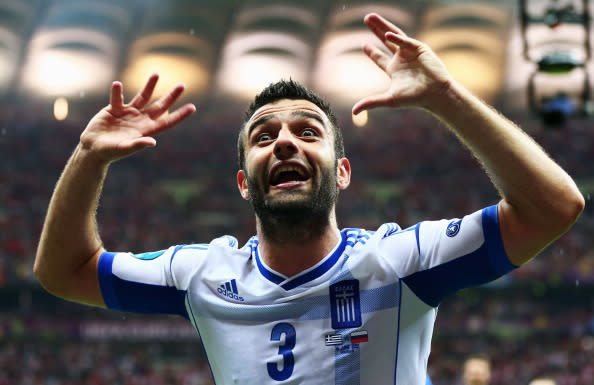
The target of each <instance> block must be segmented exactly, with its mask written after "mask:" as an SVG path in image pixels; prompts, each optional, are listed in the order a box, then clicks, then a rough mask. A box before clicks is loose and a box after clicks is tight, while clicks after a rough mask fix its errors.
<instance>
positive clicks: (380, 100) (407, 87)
mask: <svg viewBox="0 0 594 385" xmlns="http://www.w3.org/2000/svg"><path fill="white" fill-rule="evenodd" d="M364 21H365V24H367V26H368V27H369V29H370V30H371V31H372V32H373V33H374V34H375V36H377V37H378V39H379V40H380V41H381V42H382V43H383V45H384V46H385V47H386V48H387V49H388V51H389V52H390V53H391V55H389V54H387V53H386V52H384V51H383V50H381V49H380V48H378V47H375V46H373V45H369V44H366V45H365V46H364V47H363V51H364V52H365V53H366V54H367V56H369V58H370V59H371V60H373V62H374V63H375V64H376V65H377V66H378V67H379V68H380V69H382V70H383V71H384V72H385V73H386V74H387V75H388V76H389V78H390V86H389V88H388V89H387V90H386V91H385V92H383V93H380V94H376V95H371V96H368V97H365V98H363V99H361V100H359V101H358V102H357V103H355V105H354V106H353V110H352V111H353V113H354V114H358V113H359V112H361V111H363V110H366V109H371V108H376V107H428V106H429V105H430V103H432V102H437V101H438V99H439V95H440V94H441V93H442V92H444V91H445V90H447V89H448V87H449V86H450V83H451V77H450V75H449V73H448V72H447V70H446V68H445V66H444V64H443V63H442V61H441V60H440V59H439V58H438V57H437V55H436V54H435V53H434V52H433V51H432V50H431V49H430V48H429V47H428V46H427V45H426V44H424V43H422V42H420V41H418V40H415V39H413V38H410V37H408V36H407V35H406V34H405V33H404V32H403V31H402V30H401V29H400V28H398V27H397V26H395V25H394V24H392V23H390V22H389V21H387V20H386V19H384V18H383V17H381V16H380V15H378V14H376V13H371V14H368V15H367V16H365V19H364Z"/></svg>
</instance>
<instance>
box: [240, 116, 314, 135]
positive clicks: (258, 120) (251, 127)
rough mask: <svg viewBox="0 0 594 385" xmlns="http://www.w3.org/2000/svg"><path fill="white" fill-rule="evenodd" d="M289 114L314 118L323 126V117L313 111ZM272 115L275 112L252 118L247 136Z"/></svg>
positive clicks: (271, 117)
mask: <svg viewBox="0 0 594 385" xmlns="http://www.w3.org/2000/svg"><path fill="white" fill-rule="evenodd" d="M291 116H292V117H304V118H310V119H314V120H316V121H318V122H319V123H320V124H321V125H322V126H325V124H324V119H323V118H322V117H321V116H320V115H319V114H316V113H315V112H309V111H304V110H297V111H293V112H291ZM274 117H275V114H270V115H264V116H261V117H259V118H258V119H256V120H254V121H253V122H252V124H250V126H249V129H248V132H247V137H248V138H249V136H250V134H251V133H252V131H253V130H254V128H256V127H258V126H259V125H261V124H264V123H266V122H267V121H269V120H271V119H273V118H274Z"/></svg>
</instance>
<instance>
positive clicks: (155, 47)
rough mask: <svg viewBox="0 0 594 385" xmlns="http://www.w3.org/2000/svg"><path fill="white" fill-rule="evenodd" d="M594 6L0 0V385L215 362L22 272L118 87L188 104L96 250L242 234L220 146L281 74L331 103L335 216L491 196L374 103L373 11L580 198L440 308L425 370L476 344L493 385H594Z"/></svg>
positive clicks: (249, 221)
mask: <svg viewBox="0 0 594 385" xmlns="http://www.w3.org/2000/svg"><path fill="white" fill-rule="evenodd" d="M592 9H593V6H592V5H591V4H589V2H588V1H587V0H574V1H562V0H518V1H516V0H502V1H495V0H493V1H487V0H483V1H462V0H450V1H448V0H441V1H437V0H435V1H429V0H419V1H416V0H415V1H413V0H401V1H381V0H378V1H363V0H358V1H350V0H347V1H333V0H331V1H323V0H322V1H320V0H316V1H314V0H301V1H297V0H295V1H289V0H285V1H282V0H267V1H255V0H254V1H249V0H245V1H239V0H217V1H214V0H211V1H207V0H187V1H182V0H160V1H156V0H117V1H116V0H1V1H0V98H1V100H2V102H1V103H0V154H1V159H2V162H1V164H0V170H1V172H0V186H1V187H0V385H29V384H31V385H79V384H85V385H102V384H110V385H118V384H126V385H140V384H152V385H202V384H209V383H210V381H211V380H210V373H209V370H208V365H207V363H206V360H205V356H204V352H203V350H202V347H201V345H200V339H199V337H198V336H196V335H195V333H194V331H193V330H192V329H191V326H190V325H189V324H186V323H185V322H184V321H183V320H179V319H176V318H168V317H146V316H142V317H139V316H135V315H132V314H124V313H117V312H108V311H104V310H101V309H96V308H88V307H84V306H80V305H76V304H72V303H68V302H66V301H63V300H60V299H57V298H54V297H52V296H50V295H48V294H46V293H45V292H44V291H43V289H41V288H40V286H39V284H38V283H37V282H36V280H35V278H34V277H33V275H32V263H33V258H34V254H35V247H36V243H37V239H38V236H39V232H40V228H41V224H42V220H43V217H44V214H45V209H46V207H47V203H48V200H49V197H50V195H51V192H52V189H53V186H54V184H55V182H56V180H57V178H58V176H59V174H60V171H61V169H62V167H63V165H64V163H65V161H66V159H67V158H68V157H69V155H70V153H71V151H72V149H73V148H74V146H75V145H76V143H77V140H78V136H79V135H80V132H81V131H82V129H83V128H84V125H85V124H86V122H87V120H88V119H89V118H90V117H91V116H92V115H93V114H94V113H95V112H96V111H97V110H98V109H100V108H101V107H102V106H104V105H105V104H106V103H107V91H108V89H109V85H110V83H111V81H112V80H116V79H118V80H122V81H123V82H124V84H125V88H126V91H127V92H128V95H130V94H132V93H133V92H136V91H137V90H138V87H140V85H141V84H142V82H143V81H144V79H145V78H146V76H147V75H148V74H149V73H151V72H153V71H158V72H159V73H160V74H161V76H162V82H161V86H162V88H159V90H158V92H162V90H163V89H164V88H166V87H168V86H170V85H171V84H172V83H174V82H177V81H183V82H185V83H186V84H187V85H188V92H187V94H186V95H185V96H184V99H183V101H184V102H185V101H191V102H193V103H195V104H196V105H197V106H198V112H197V114H195V115H194V116H193V117H192V118H190V119H189V120H188V121H187V122H185V123H184V124H183V125H182V126H180V127H178V128H177V129H176V130H174V131H172V132H170V133H168V134H167V135H164V136H162V137H160V138H159V146H158V148H157V149H154V150H151V151H146V152H144V153H143V154H141V155H138V156H135V157H132V158H129V159H126V160H123V161H120V162H118V163H117V164H115V165H114V166H113V167H112V169H111V175H110V177H109V178H108V182H107V185H106V187H105V193H104V196H103V199H102V202H101V207H100V211H99V221H100V229H101V233H102V236H103V238H104V240H105V244H106V246H107V247H108V248H109V249H111V250H121V251H149V250H157V249H162V248H165V247H167V246H169V245H171V244H177V243H190V242H206V241H208V240H210V239H211V238H212V237H214V236H217V235H220V234H222V233H224V234H234V235H236V236H237V237H238V239H239V241H240V243H242V242H245V241H246V240H247V239H248V237H249V236H250V235H252V232H253V226H254V223H253V218H252V214H251V211H250V208H249V206H248V205H247V204H246V203H245V202H243V201H242V200H241V199H240V198H239V196H238V194H237V191H236V187H235V182H234V181H235V177H234V175H235V171H236V161H235V159H236V157H235V147H234V144H235V138H236V134H237V129H238V127H239V124H240V122H241V119H242V115H243V110H244V108H245V106H246V103H247V101H248V100H249V97H250V96H252V95H253V94H254V92H255V91H256V90H258V89H260V88H261V87H263V86H264V85H266V84H268V83H269V82H271V81H274V80H276V79H278V78H280V77H285V78H288V77H291V78H293V79H296V80H299V81H301V82H304V83H305V84H307V85H309V86H311V87H312V88H314V89H315V90H317V91H318V92H319V93H320V94H322V95H324V96H326V97H327V98H328V99H329V100H330V101H331V102H332V103H333V105H334V106H335V108H336V110H337V113H338V115H339V120H340V121H341V123H342V125H343V129H344V131H345V141H346V142H347V143H346V145H347V154H348V156H349V157H350V158H351V159H352V162H353V173H354V181H353V185H352V186H351V187H350V188H349V190H347V191H345V192H344V193H343V194H342V195H341V198H340V201H339V220H340V226H341V227H348V226H366V227H369V228H375V227H376V226H378V225H379V224H380V223H382V222H384V221H388V220H394V221H397V222H399V223H400V224H401V226H408V225H411V224H414V223H415V222H417V221H418V220H422V219H438V218H445V217H455V216H460V215H462V214H465V213H467V212H471V211H474V210H476V209H478V208H480V207H482V206H483V205H485V204H491V203H495V202H496V201H497V194H496V191H495V190H494V189H493V187H492V186H491V184H490V183H489V181H488V180H487V178H486V176H485V175H484V174H483V173H482V171H481V170H480V169H479V167H478V166H477V164H476V163H475V161H474V160H473V159H472V157H471V156H470V155H469V154H468V153H466V152H465V151H463V150H462V149H461V147H460V145H459V144H458V143H457V142H456V140H455V139H454V138H452V137H451V136H450V135H449V134H448V133H447V132H445V130H444V129H443V128H442V127H440V125H439V124H438V123H437V122H436V121H435V120H434V119H433V118H431V117H430V116H427V115H425V114H423V113H421V112H419V111H413V110H402V111H396V112H395V111H388V112H387V111H380V110H378V111H371V112H370V113H369V114H365V116H363V119H362V120H353V119H352V117H351V115H350V107H351V105H352V103H353V102H354V101H356V100H357V99H358V98H359V97H361V96H363V95H366V94H369V93H371V92H375V91H378V90H381V88H382V84H384V78H383V74H381V73H380V72H379V71H378V70H377V69H375V68H374V67H373V65H371V64H370V63H369V62H368V61H367V59H366V58H365V57H364V56H363V54H362V53H360V47H361V45H362V43H363V42H365V41H368V40H371V41H373V37H372V36H371V35H370V34H369V33H368V32H367V31H366V29H365V27H364V25H363V23H362V17H363V15H364V14H366V13H367V12H370V11H377V12H380V13H382V14H383V15H385V16H386V17H388V18H389V19H391V20H392V21H394V22H396V23H397V24H398V25H400V26H401V27H402V28H403V29H404V30H405V31H407V32H408V33H409V34H410V35H412V36H414V37H417V38H419V39H421V40H423V41H425V42H427V43H428V44H429V45H430V46H431V47H432V48H433V49H434V50H435V51H437V53H438V54H439V55H440V56H441V57H442V58H443V60H444V61H445V63H446V65H447V66H448V68H449V69H450V71H451V72H452V73H453V74H454V76H456V77H457V78H458V79H459V80H460V81H461V82H463V83H464V84H466V85H467V86H468V87H469V88H470V89H471V90H473V91H474V92H475V93H476V94H478V95H480V96H481V97H482V98H483V99H485V100H487V101H488V102H490V103H491V104H493V105H495V106H496V107H497V108H498V109H500V110H501V111H503V112H504V113H505V114H506V115H507V116H509V117H510V118H512V119H513V120H514V121H516V122H517V123H519V124H520V125H521V126H522V127H523V128H524V129H525V130H526V131H527V132H528V133H529V134H530V135H532V136H533V137H535V138H536V139H537V141H538V142H539V143H541V144H542V146H543V147H544V148H545V149H546V150H547V151H548V152H549V153H550V154H551V155H552V156H553V157H554V158H555V159H556V160H557V161H558V162H559V163H561V164H562V165H563V166H564V167H565V168H566V169H567V170H568V171H569V172H570V174H572V176H574V178H575V179H576V181H577V182H578V184H579V186H580V189H581V190H582V192H583V193H584V195H585V196H586V199H587V208H586V212H585V213H584V215H583V216H582V217H581V219H580V220H579V222H578V223H577V224H576V226H575V227H574V228H573V229H572V230H571V231H570V232H569V233H567V234H566V235H564V236H563V237H562V238H561V239H560V240H559V241H557V242H556V243H555V244H553V245H552V246H550V247H549V248H548V249H547V250H546V251H545V252H544V253H543V254H542V255H541V256H540V257H538V258H537V259H535V260H533V261H532V262H530V263H529V264H527V265H526V266H524V267H523V268H522V269H520V270H518V271H516V272H514V273H512V274H511V275H509V276H507V277H505V278H503V279H501V280H499V281H497V282H495V283H493V284H490V285H488V286H485V287H479V288H473V289H468V290H464V291H462V292H460V293H458V294H457V295H456V296H453V297H451V298H449V299H448V300H446V301H445V302H444V303H443V304H442V306H441V308H440V312H439V316H438V320H437V325H436V333H435V337H434V342H433V351H432V355H431V358H430V362H429V373H430V375H431V378H432V379H433V382H434V384H436V385H458V384H459V383H460V378H459V373H460V366H461V363H462V360H463V359H464V357H465V356H466V355H468V354H470V353H476V352H480V353H486V354H489V355H490V356H491V357H492V361H493V362H492V364H493V381H492V384H493V385H503V384H505V385H525V384H527V382H528V380H529V379H530V378H531V377H533V376H535V375H539V374H543V373H548V374H550V375H552V376H553V377H555V378H556V379H557V381H558V383H559V385H591V384H594V248H593V243H594V216H593V214H594V211H593V209H592V200H591V193H592V192H593V190H594V173H593V170H594V166H593V164H594V124H593V123H594V121H593V120H592V117H591V113H592V105H591V100H590V96H591V95H590V94H591V91H592V87H591V85H590V77H591V76H592V74H593V73H594V72H593V66H592V63H591V60H590V55H591V48H590V40H591V38H592V36H593V35H592V32H591V30H590V13H591V12H592Z"/></svg>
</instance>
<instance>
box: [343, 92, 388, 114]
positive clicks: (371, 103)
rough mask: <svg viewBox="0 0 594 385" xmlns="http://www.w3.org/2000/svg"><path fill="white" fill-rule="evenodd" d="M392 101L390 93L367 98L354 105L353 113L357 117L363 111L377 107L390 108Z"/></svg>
mask: <svg viewBox="0 0 594 385" xmlns="http://www.w3.org/2000/svg"><path fill="white" fill-rule="evenodd" d="M390 100H391V98H390V94H389V93H383V94H378V95H372V96H368V97H365V98H363V99H361V100H359V101H358V102H357V103H355V104H354V105H353V109H352V113H353V114H354V115H357V114H358V113H360V112H361V111H363V110H370V109H373V108H377V107H389V106H390Z"/></svg>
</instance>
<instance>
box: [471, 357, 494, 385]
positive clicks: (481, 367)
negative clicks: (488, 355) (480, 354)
mask: <svg viewBox="0 0 594 385" xmlns="http://www.w3.org/2000/svg"><path fill="white" fill-rule="evenodd" d="M490 380H491V370H490V367H489V363H488V362H487V361H485V360H482V359H470V360H468V361H467V362H466V363H465V364H464V383H465V384H468V385H486V384H488V383H489V381H490Z"/></svg>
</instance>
